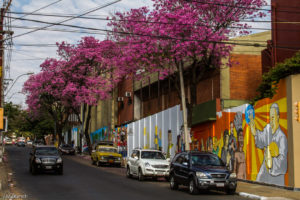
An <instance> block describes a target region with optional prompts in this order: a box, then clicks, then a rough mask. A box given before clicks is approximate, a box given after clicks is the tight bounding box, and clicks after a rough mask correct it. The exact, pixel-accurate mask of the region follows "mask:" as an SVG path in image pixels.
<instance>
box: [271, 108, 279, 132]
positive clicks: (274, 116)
mask: <svg viewBox="0 0 300 200" xmlns="http://www.w3.org/2000/svg"><path fill="white" fill-rule="evenodd" d="M270 125H271V128H272V134H274V133H275V132H276V130H277V129H278V126H279V116H278V114H277V111H276V109H275V108H271V109H270Z"/></svg>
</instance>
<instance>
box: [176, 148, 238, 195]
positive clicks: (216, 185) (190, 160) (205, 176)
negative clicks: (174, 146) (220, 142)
mask: <svg viewBox="0 0 300 200" xmlns="http://www.w3.org/2000/svg"><path fill="white" fill-rule="evenodd" d="M178 185H186V186H188V189H189V193H190V194H196V193H198V191H199V189H217V190H219V189H221V190H225V191H226V193H227V194H233V193H235V190H236V186H237V182H236V174H235V173H231V172H230V171H229V170H228V169H227V168H226V166H225V164H224V163H223V162H222V160H221V159H220V158H219V157H218V156H217V155H215V154H212V153H209V152H192V151H191V152H182V153H179V154H177V155H176V156H175V157H174V158H173V160H172V162H171V165H170V187H171V189H172V190H176V189H178Z"/></svg>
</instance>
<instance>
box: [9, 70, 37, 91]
mask: <svg viewBox="0 0 300 200" xmlns="http://www.w3.org/2000/svg"><path fill="white" fill-rule="evenodd" d="M32 74H34V73H33V72H27V73H26V74H21V75H19V76H18V77H17V78H16V79H15V80H14V82H13V84H12V85H11V86H10V88H9V89H8V91H7V92H6V94H4V96H6V95H7V94H8V93H9V91H10V90H11V88H12V87H13V86H14V85H15V83H16V82H17V80H18V79H19V78H20V77H21V76H28V75H32Z"/></svg>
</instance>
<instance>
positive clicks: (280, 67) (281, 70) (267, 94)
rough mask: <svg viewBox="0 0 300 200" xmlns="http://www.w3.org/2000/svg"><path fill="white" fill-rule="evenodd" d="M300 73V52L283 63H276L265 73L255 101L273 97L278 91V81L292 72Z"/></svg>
mask: <svg viewBox="0 0 300 200" xmlns="http://www.w3.org/2000/svg"><path fill="white" fill-rule="evenodd" d="M299 73H300V52H297V53H296V54H295V56H293V57H291V58H288V59H286V60H285V61H284V62H282V63H278V64H276V66H275V67H274V68H272V69H271V70H270V71H269V72H267V73H265V74H264V75H263V77H262V82H261V84H260V85H259V87H258V89H257V91H258V92H259V94H258V95H257V96H256V97H255V99H254V100H253V102H255V101H257V100H260V99H263V98H272V97H273V96H274V95H275V94H276V91H277V86H276V85H277V83H278V82H279V81H280V80H281V79H283V78H285V77H287V76H289V75H292V74H299Z"/></svg>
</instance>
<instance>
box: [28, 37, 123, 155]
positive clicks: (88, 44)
mask: <svg viewBox="0 0 300 200" xmlns="http://www.w3.org/2000/svg"><path fill="white" fill-rule="evenodd" d="M57 45H58V51H57V52H58V55H59V56H60V59H59V60H56V59H47V60H45V62H44V63H43V64H41V66H40V67H41V72H40V73H39V74H37V75H34V76H31V77H30V78H29V80H28V81H27V82H26V83H25V84H24V88H23V89H24V91H25V92H26V93H27V104H28V106H29V109H30V110H32V111H34V113H36V114H38V113H40V112H41V111H44V112H48V113H49V114H50V115H51V116H52V117H53V119H54V120H55V122H56V131H57V134H58V136H59V139H60V142H61V140H62V130H63V128H64V126H65V125H66V123H67V121H68V116H69V115H70V114H72V113H73V114H74V113H75V114H78V115H79V107H80V106H81V105H84V107H85V108H86V119H85V121H84V134H85V137H86V139H87V143H88V146H89V150H90V151H91V142H90V137H89V133H88V129H89V124H90V123H89V122H90V118H91V107H92V106H93V105H97V102H98V100H104V99H108V98H110V94H111V91H112V89H113V87H114V85H115V84H116V83H117V82H118V80H119V75H118V74H117V70H116V69H114V68H113V67H112V66H114V65H113V60H114V59H113V58H114V57H117V56H120V55H121V54H120V53H119V52H118V48H116V45H115V43H113V42H111V41H108V40H105V41H102V42H100V41H99V40H96V39H95V38H93V37H84V38H83V39H82V40H81V41H80V42H79V43H78V44H77V45H69V44H67V43H65V42H62V43H61V44H57ZM79 119H80V117H79Z"/></svg>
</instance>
